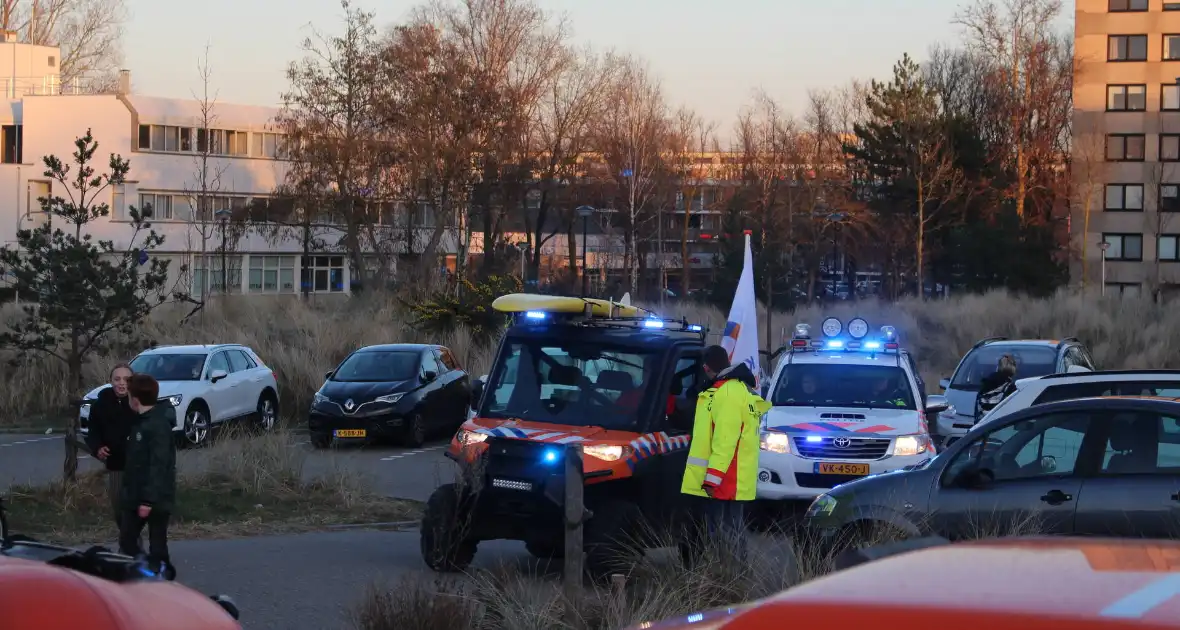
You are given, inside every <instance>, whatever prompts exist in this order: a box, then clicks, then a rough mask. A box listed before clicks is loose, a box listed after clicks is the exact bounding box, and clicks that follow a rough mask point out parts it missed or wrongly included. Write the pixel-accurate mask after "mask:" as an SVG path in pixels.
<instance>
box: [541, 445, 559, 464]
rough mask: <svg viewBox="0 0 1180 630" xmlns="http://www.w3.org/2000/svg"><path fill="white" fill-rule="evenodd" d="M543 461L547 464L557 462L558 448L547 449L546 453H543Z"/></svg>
mask: <svg viewBox="0 0 1180 630" xmlns="http://www.w3.org/2000/svg"><path fill="white" fill-rule="evenodd" d="M541 461H542V462H544V463H546V464H556V463H557V449H553V448H550V449H546V450H545V453H544V454H543V455H541Z"/></svg>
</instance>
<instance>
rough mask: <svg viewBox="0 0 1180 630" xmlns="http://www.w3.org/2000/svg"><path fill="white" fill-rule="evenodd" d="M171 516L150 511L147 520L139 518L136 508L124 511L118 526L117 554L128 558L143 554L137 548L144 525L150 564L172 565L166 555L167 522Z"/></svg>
mask: <svg viewBox="0 0 1180 630" xmlns="http://www.w3.org/2000/svg"><path fill="white" fill-rule="evenodd" d="M171 516H172V515H171V514H168V513H167V512H160V511H159V510H152V512H151V514H148V517H147V518H140V517H139V510H138V508H137V509H135V510H124V511H123V519H122V522H120V524H119V553H123V554H126V555H128V556H138V555H140V554H142V553H143V548H142V547H140V546H139V536H140V533H142V532H143V527H144V525H147V528H148V549H149V551H148V561H149V562H151V563H152V564H156V565H159V564H161V563H165V562H166V563H168V564H172V559H171V557H170V556H169V555H168V520H169V519H170V518H171Z"/></svg>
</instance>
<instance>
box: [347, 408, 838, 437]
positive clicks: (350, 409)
mask: <svg viewBox="0 0 1180 630" xmlns="http://www.w3.org/2000/svg"><path fill="white" fill-rule="evenodd" d="M353 407H356V403H354V402H352V399H351V398H349V399H348V400H346V401H344V408H345V409H347V410H349V411H352V408H353ZM844 439H848V438H844Z"/></svg>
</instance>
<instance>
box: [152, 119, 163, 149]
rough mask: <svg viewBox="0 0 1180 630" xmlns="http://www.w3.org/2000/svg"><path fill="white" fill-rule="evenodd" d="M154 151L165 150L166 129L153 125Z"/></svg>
mask: <svg viewBox="0 0 1180 630" xmlns="http://www.w3.org/2000/svg"><path fill="white" fill-rule="evenodd" d="M151 148H152V151H163V150H164V127H162V126H160V125H152V147H151Z"/></svg>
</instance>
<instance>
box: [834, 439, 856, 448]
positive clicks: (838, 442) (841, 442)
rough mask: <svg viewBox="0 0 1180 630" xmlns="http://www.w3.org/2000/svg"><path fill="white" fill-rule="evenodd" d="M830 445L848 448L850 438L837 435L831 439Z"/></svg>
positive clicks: (850, 442) (850, 443)
mask: <svg viewBox="0 0 1180 630" xmlns="http://www.w3.org/2000/svg"><path fill="white" fill-rule="evenodd" d="M832 446H835V447H836V448H848V447H849V446H852V438H846V437H838V438H835V439H833V440H832Z"/></svg>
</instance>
